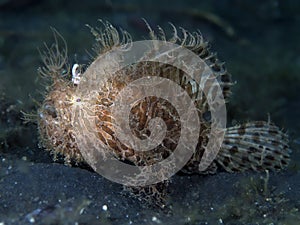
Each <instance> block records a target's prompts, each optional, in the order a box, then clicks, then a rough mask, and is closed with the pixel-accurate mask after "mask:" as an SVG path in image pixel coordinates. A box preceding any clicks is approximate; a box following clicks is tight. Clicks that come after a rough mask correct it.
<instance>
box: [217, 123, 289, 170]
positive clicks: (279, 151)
mask: <svg viewBox="0 0 300 225" xmlns="http://www.w3.org/2000/svg"><path fill="white" fill-rule="evenodd" d="M288 142H289V140H288V135H287V134H285V133H284V132H282V131H281V130H279V128H278V127H277V126H275V125H274V124H272V123H270V122H264V121H256V122H249V123H246V124H242V125H239V126H234V127H229V128H227V130H226V134H225V138H224V141H223V144H222V147H221V150H220V152H219V154H218V157H217V158H216V162H217V163H218V164H219V165H221V166H222V167H223V168H224V169H225V170H226V171H227V172H235V171H245V170H249V169H252V170H255V171H262V170H279V169H283V168H285V167H286V166H287V165H288V163H289V160H290V153H291V149H290V148H289V145H288Z"/></svg>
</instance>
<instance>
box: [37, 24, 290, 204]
mask: <svg viewBox="0 0 300 225" xmlns="http://www.w3.org/2000/svg"><path fill="white" fill-rule="evenodd" d="M173 29H174V35H173V36H172V37H171V38H170V39H169V40H168V39H167V37H166V36H165V34H164V32H160V33H159V34H155V33H154V32H153V30H152V29H151V28H150V27H149V30H150V38H151V39H152V40H168V41H170V42H173V43H176V44H178V45H181V46H183V47H185V48H187V49H189V50H191V51H193V52H194V53H195V54H197V55H198V56H199V57H200V58H201V59H202V60H203V61H205V63H206V64H207V65H209V66H210V67H211V69H212V70H213V72H214V75H215V76H216V78H217V80H218V81H219V84H220V86H221V88H222V91H223V95H224V98H225V99H226V101H228V100H229V97H230V93H231V92H230V87H231V86H232V85H233V83H232V81H231V76H230V74H228V72H227V70H226V68H225V66H224V63H222V62H220V61H219V60H218V59H217V57H216V55H215V54H213V53H211V51H210V46H209V44H208V43H207V42H205V41H204V40H203V37H202V35H201V34H200V33H199V32H195V33H190V32H188V31H186V30H184V29H180V32H179V31H177V29H176V28H175V27H174V26H173ZM159 30H160V31H163V30H162V29H161V28H160V27H159ZM91 31H92V34H93V35H94V36H95V39H96V48H95V51H96V57H95V59H94V60H96V59H97V57H98V56H101V54H104V53H106V52H107V51H109V50H111V49H112V48H114V47H118V46H120V45H123V44H126V43H129V42H131V41H132V40H131V37H130V35H129V34H128V33H126V32H125V31H121V32H119V31H117V29H116V28H115V27H113V26H112V25H111V24H110V23H108V22H107V23H102V29H101V28H100V29H93V28H91ZM54 34H55V35H54V36H55V43H54V44H53V45H52V46H51V47H47V46H46V49H45V51H44V52H42V54H41V55H42V59H43V62H44V66H43V67H42V68H40V70H39V71H40V74H41V75H42V76H43V77H45V78H46V79H49V80H50V85H49V86H48V88H47V92H46V94H45V98H44V101H43V103H42V105H41V107H40V108H39V109H38V112H37V114H38V119H37V123H38V132H39V137H40V144H41V146H42V147H44V148H45V149H46V150H48V151H50V152H51V153H52V154H53V156H54V159H56V158H57V156H58V155H62V156H63V157H64V159H65V163H66V164H69V165H71V164H72V162H75V163H81V162H84V159H83V157H82V154H81V152H80V149H79V148H78V145H77V143H76V140H77V139H78V138H77V137H76V135H77V134H76V133H75V132H74V129H73V127H72V122H73V121H72V118H73V117H72V112H71V111H72V110H71V108H72V105H73V104H75V102H76V98H75V96H74V93H75V91H76V88H77V83H76V82H79V79H80V76H82V77H84V76H85V73H84V72H83V73H81V71H80V68H79V65H76V66H75V67H73V71H72V69H71V66H69V65H68V56H67V49H66V43H65V41H64V39H63V38H62V37H61V36H60V35H59V34H58V33H57V32H56V31H54ZM122 37H123V38H122ZM191 40H193V41H191ZM59 41H61V42H63V46H61V47H59V46H58V42H59ZM71 71H72V72H71ZM87 71H88V70H87ZM71 73H73V74H71ZM72 75H73V82H72V81H71V79H70V77H71V76H72ZM142 76H161V77H165V78H168V79H171V80H173V81H176V82H179V84H178V85H181V87H182V88H183V89H184V90H186V91H187V92H188V94H189V95H190V96H192V95H193V94H194V93H193V92H194V90H193V88H191V83H189V82H181V83H180V81H181V80H182V79H183V77H184V74H183V73H182V71H179V70H178V69H177V68H175V67H172V66H170V65H162V64H160V63H156V62H143V63H138V64H136V66H135V67H134V68H133V67H130V68H127V69H123V70H122V72H121V73H120V74H119V75H117V76H114V77H113V78H112V79H111V80H108V83H107V84H104V86H103V87H102V92H99V96H98V98H97V101H96V102H95V103H94V105H95V107H93V109H92V110H93V112H94V114H95V116H96V118H97V121H98V122H99V124H97V129H98V130H97V133H98V137H99V140H101V141H102V142H103V143H105V145H106V146H107V150H109V151H111V152H112V153H113V154H115V156H116V157H117V158H119V159H120V160H126V161H128V162H130V163H132V164H134V165H137V166H140V165H151V164H153V163H155V162H156V161H157V160H159V159H160V160H162V159H164V158H166V157H168V155H170V154H171V153H172V150H174V148H175V147H176V142H177V141H178V139H179V135H180V124H179V119H180V118H177V117H176V115H177V116H178V114H176V109H174V108H173V107H172V105H170V104H169V103H168V102H167V101H165V100H163V99H160V98H156V97H153V96H152V97H148V98H146V99H144V100H141V101H140V102H139V103H137V105H136V106H135V107H133V108H132V111H131V113H132V116H130V118H129V119H130V121H129V124H130V126H131V129H132V132H133V133H134V134H135V135H136V136H138V137H140V138H142V136H143V135H148V133H147V132H148V130H147V126H148V121H149V120H150V119H151V118H153V117H157V116H160V117H162V119H163V120H164V121H165V122H166V124H167V127H168V132H167V134H166V135H167V136H166V139H165V141H164V142H163V145H159V146H158V147H156V149H154V152H155V154H154V155H155V156H152V155H151V154H150V155H149V153H146V152H137V151H135V150H134V149H131V148H128V147H127V146H125V145H123V144H122V143H121V142H120V140H118V139H117V138H116V136H115V133H114V130H113V128H112V127H111V125H110V124H111V123H110V122H111V121H112V119H113V118H111V115H110V114H109V110H108V109H109V107H110V105H111V104H112V103H113V102H114V99H115V96H116V95H117V94H118V92H119V91H120V90H121V89H122V88H123V87H124V86H125V85H126V84H128V83H130V82H131V81H133V80H135V79H138V78H141V77H142ZM74 81H76V82H74ZM195 105H196V106H197V110H198V115H199V120H200V122H201V129H200V130H201V133H199V139H198V145H197V149H196V151H195V153H194V154H193V156H192V158H191V159H190V160H189V162H188V163H187V164H186V165H185V167H184V168H183V169H182V171H183V172H185V173H202V174H203V173H216V172H217V170H218V169H219V168H221V169H223V170H225V171H228V172H237V171H245V170H254V171H264V170H280V169H283V168H285V167H286V166H287V165H288V163H289V159H290V152H291V150H290V148H289V145H288V142H289V140H288V135H287V134H285V133H284V132H283V131H281V130H280V129H279V128H278V127H277V126H275V125H274V124H273V123H271V122H270V121H253V122H247V123H244V124H240V125H237V126H234V127H229V128H227V129H226V133H225V138H224V141H223V144H222V146H221V149H220V151H219V153H218V155H217V157H216V158H215V160H214V161H213V162H212V164H211V165H210V166H209V167H208V169H207V170H206V171H199V169H198V168H199V163H200V161H201V158H202V156H203V153H204V151H205V145H206V144H207V142H208V139H209V133H210V121H209V120H207V118H204V115H205V112H206V111H207V110H208V105H207V102H206V101H205V100H201V101H195ZM174 115H175V116H174ZM168 140H172V141H168ZM167 183H168V182H167V181H165V182H162V183H159V184H155V185H150V186H147V187H131V188H130V189H131V192H132V193H134V195H135V196H138V197H140V198H143V199H146V201H148V202H149V201H150V202H151V203H154V204H156V205H159V206H161V207H163V206H164V204H165V203H164V199H165V195H166V186H167Z"/></svg>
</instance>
